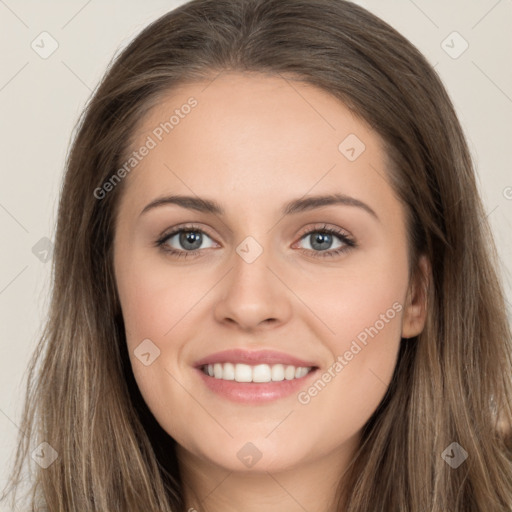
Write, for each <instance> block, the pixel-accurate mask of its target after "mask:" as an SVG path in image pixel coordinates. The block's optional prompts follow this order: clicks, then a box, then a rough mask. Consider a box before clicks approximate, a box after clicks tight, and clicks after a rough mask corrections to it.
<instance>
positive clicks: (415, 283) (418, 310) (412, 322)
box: [402, 254, 431, 338]
mask: <svg viewBox="0 0 512 512" xmlns="http://www.w3.org/2000/svg"><path fill="white" fill-rule="evenodd" d="M430 281H431V267H430V263H429V261H428V259H427V257H426V256H425V255H424V254H423V255H421V256H420V258H419V260H418V268H417V271H416V272H415V273H414V276H413V278H412V279H411V283H410V285H409V289H408V291H407V297H406V301H405V307H404V314H403V316H402V338H413V337H414V336H417V335H418V334H420V333H421V331H423V328H424V327H425V321H426V319H427V289H428V286H429V283H430Z"/></svg>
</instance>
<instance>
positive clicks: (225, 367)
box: [114, 73, 424, 471]
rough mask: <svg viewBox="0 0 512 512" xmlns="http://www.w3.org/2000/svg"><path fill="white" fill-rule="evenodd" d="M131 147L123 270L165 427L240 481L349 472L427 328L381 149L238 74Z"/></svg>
mask: <svg viewBox="0 0 512 512" xmlns="http://www.w3.org/2000/svg"><path fill="white" fill-rule="evenodd" d="M166 123H167V124H166ZM135 135H136V138H135V142H134V144H133V146H132V151H137V156H135V155H132V158H135V159H136V160H132V161H131V163H130V164H129V165H128V166H127V167H126V168H125V169H129V172H127V174H128V175H127V176H126V177H125V178H124V180H125V183H123V186H126V188H125V189H124V190H123V194H122V197H121V202H120V208H119V212H118V218H117V225H116V235H115V242H114V264H115V275H116V281H117V286H118V291H119V296H120V301H121V306H122V310H123V317H124V322H125V327H126V335H127V344H128V350H129V354H130V358H131V364H132V368H133V372H134V375H135V378H136V381H137V384H138V386H139V388H140V391H141V393H142V396H143V397H144V399H145V401H146V403H147V405H148V406H149V408H150V410H151V411H152V413H153V415H154V416H155V418H156V419H157V421H158V422H159V424H160V425H161V426H162V427H163V428H164V429H165V430H166V431H167V432H168V433H169V434H170V435H171V436H172V437H173V438H175V439H176V440H177V442H178V443H179V445H180V450H181V451H182V454H184V456H187V455H188V456H189V457H191V458H193V459H195V460H199V461H203V462H205V463H208V464H213V465H215V466H217V467H218V466H221V467H223V468H225V469H228V470H230V471H249V470H251V469H252V468H254V469H253V470H254V471H277V470H284V469H290V468H293V467H299V465H303V464H304V463H306V462H308V461H309V462H314V461H319V460H321V459H322V458H323V459H327V458H329V457H332V458H333V460H337V461H340V460H342V459H343V457H345V458H348V457H349V454H351V453H352V451H353V450H354V449H355V447H356V446H357V443H358V440H359V433H360V430H361V428H362V427H363V425H364V424H365V423H366V421H367V420H368V419H369V418H370V416H371V415H372V413H373V412H374V411H375V409H376V408H377V406H378V404H379V402H380V401H381V400H382V398H383V397H384V394H385V392H386V389H387V387H388V385H389V383H390V380H391V377H392V374H393V370H394V368H395V364H396V359H397V353H398V348H399V343H400V338H401V336H403V337H411V336H414V335H416V334H418V333H419V332H420V331H421V329H422V328H423V322H424V315H423V313H422V307H421V303H419V300H418V299H416V298H415V297H416V295H415V294H414V293H413V292H412V290H413V287H412V285H411V286H410V283H409V281H408V258H407V255H408V247H407V241H406V226H405V212H404V209H403V207H402V205H401V203H400V202H399V201H398V199H397V198H396V197H395V195H394V193H393V190H392V189H391V187H390V185H389V183H388V179H387V169H386V157H385V154H384V151H383V145H382V143H381V140H380V138H379V136H378V135H377V134H376V133H375V132H373V131H372V130H371V129H369V128H368V126H367V125H366V124H364V123H363V122H362V121H361V120H359V119H357V118H356V117H354V116H353V115H352V114H351V113H350V112H349V110H348V109H347V108H346V107H345V106H344V105H343V104H341V103H340V102H339V101H337V100H336V99H334V98H333V97H331V96H329V95H328V94H327V93H325V92H323V91H321V90H319V89H317V88H315V87H312V86H308V85H304V84H302V83H298V82H290V81H287V80H285V79H283V78H277V77H275V78H274V77H268V76H263V75H259V74H256V75H248V74H228V73H222V74H221V75H219V76H218V77H217V78H216V79H214V80H212V81H210V82H204V83H197V84H192V85H186V86H182V87H180V88H178V89H175V90H173V91H171V92H169V94H168V96H167V97H166V98H165V100H164V101H162V102H161V103H160V104H159V105H158V106H157V107H156V108H154V109H153V110H152V111H151V112H150V114H149V115H148V116H147V117H146V118H145V119H144V120H143V123H142V125H141V126H140V127H138V129H137V132H136V134H135ZM144 147H145V148H146V149H145V150H144V149H141V148H144ZM135 163H137V165H136V166H134V164H135ZM130 166H134V168H133V170H132V169H131V168H130ZM122 174H124V173H121V175H122ZM117 186H119V185H117ZM184 196H186V197H187V199H184ZM320 197H324V198H327V199H322V200H320V199H318V198H320ZM172 198H175V199H174V200H173V199H172ZM179 198H180V199H179ZM336 198H337V199H336ZM178 199H179V200H178ZM214 207H215V208H216V209H217V210H214ZM185 228H187V229H189V230H190V232H189V233H188V234H187V233H186V232H185V231H182V232H178V233H177V234H175V232H176V231H178V229H185ZM325 229H327V230H333V232H331V233H329V232H326V231H324V230H325ZM169 235H171V236H169ZM158 242H160V245H158ZM171 251H176V253H173V252H171ZM193 251H194V252H193ZM409 290H411V294H410V295H408V291H409ZM226 351H232V352H226ZM208 363H211V364H212V366H211V367H210V371H212V372H213V373H214V375H213V376H210V375H207V374H206V373H207V372H208V366H204V365H207V364H208ZM214 363H216V364H215V365H214ZM213 365H214V366H213ZM300 367H302V368H306V370H297V368H300ZM310 368H311V370H310V371H309V373H307V374H305V373H306V372H307V370H309V369H310ZM205 372H206V373H205ZM304 374H305V375H304ZM219 377H220V378H219Z"/></svg>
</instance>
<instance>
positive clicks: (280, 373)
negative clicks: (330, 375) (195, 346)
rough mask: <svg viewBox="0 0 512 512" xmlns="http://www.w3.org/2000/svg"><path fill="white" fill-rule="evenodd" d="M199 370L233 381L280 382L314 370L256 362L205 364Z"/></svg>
mask: <svg viewBox="0 0 512 512" xmlns="http://www.w3.org/2000/svg"><path fill="white" fill-rule="evenodd" d="M200 369H201V371H202V372H203V373H204V374H205V375H208V376H209V377H213V378H214V379H220V380H227V381H235V382H254V383H263V382H281V381H283V380H295V379H301V378H303V377H305V376H306V375H308V373H310V372H311V371H313V370H315V369H316V367H315V366H308V367H306V366H293V365H284V364H279V363H278V364H273V365H269V364H258V365H255V366H251V365H249V364H243V363H230V362H228V363H215V364H205V365H202V366H201V367H200Z"/></svg>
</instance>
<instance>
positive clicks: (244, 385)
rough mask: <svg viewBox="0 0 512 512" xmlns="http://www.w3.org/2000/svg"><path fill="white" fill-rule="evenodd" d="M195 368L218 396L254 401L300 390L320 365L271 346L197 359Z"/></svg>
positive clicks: (236, 400)
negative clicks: (274, 349)
mask: <svg viewBox="0 0 512 512" xmlns="http://www.w3.org/2000/svg"><path fill="white" fill-rule="evenodd" d="M195 369H196V371H197V373H198V375H199V377H200V378H201V381H202V382H203V384H204V385H206V388H207V389H208V390H209V391H211V392H213V393H214V395H215V396H218V397H220V398H222V399H228V400H230V401H234V402H239V403H248V404H249V403H250V404H254V403H261V402H269V401H273V400H277V399H280V398H284V397H287V396H290V395H292V394H293V393H294V392H295V393H297V392H299V391H300V390H301V389H302V388H304V387H305V386H306V385H308V384H307V383H308V382H309V381H310V380H311V379H312V378H313V375H316V374H317V373H318V370H319V365H318V364H316V363H315V362H313V361H307V360H303V359H299V358H297V357H295V356H291V355H289V354H285V353H282V352H275V351H272V350H259V351H247V350H242V349H234V350H227V351H224V352H218V353H216V354H212V355H210V356H207V357H205V358H203V359H201V360H199V361H197V362H196V364H195Z"/></svg>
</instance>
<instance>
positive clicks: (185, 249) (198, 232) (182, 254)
mask: <svg viewBox="0 0 512 512" xmlns="http://www.w3.org/2000/svg"><path fill="white" fill-rule="evenodd" d="M204 237H206V238H208V239H209V240H212V239H211V238H210V237H209V236H208V235H207V234H206V233H205V232H204V231H203V230H202V229H200V228H199V227H198V226H194V225H191V226H182V227H180V228H177V229H175V230H173V231H172V232H171V233H168V234H165V235H164V236H163V237H162V238H160V239H159V240H157V241H156V245H157V247H161V248H162V250H164V251H165V252H167V253H169V254H171V255H172V256H176V257H178V258H188V257H190V256H196V255H198V254H199V253H200V252H201V248H200V247H201V245H202V244H203V242H204V240H205V239H204ZM173 238H176V242H174V243H177V244H178V245H179V246H181V248H180V247H178V248H176V247H173V246H171V243H170V242H171V241H172V239H173ZM336 238H337V239H338V240H339V241H341V245H340V246H339V247H337V248H335V249H330V246H331V245H332V243H333V240H334V239H336ZM304 239H306V240H308V241H309V245H310V248H309V249H308V248H307V249H300V248H299V250H300V251H301V252H305V253H307V254H308V255H312V256H313V257H318V258H325V257H332V256H337V255H339V254H342V253H344V252H346V251H348V250H349V249H351V248H353V247H356V243H355V241H354V240H353V239H352V238H350V237H349V236H348V235H347V234H346V233H344V232H342V231H341V230H338V229H335V228H329V227H327V226H326V225H323V226H322V227H319V228H314V229H311V230H309V231H307V232H306V233H304V234H303V235H302V236H301V238H300V240H304ZM325 245H328V246H329V247H325ZM214 246H215V245H213V244H212V245H210V246H209V247H210V248H211V247H214ZM203 249H204V248H203ZM317 249H318V250H317Z"/></svg>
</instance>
